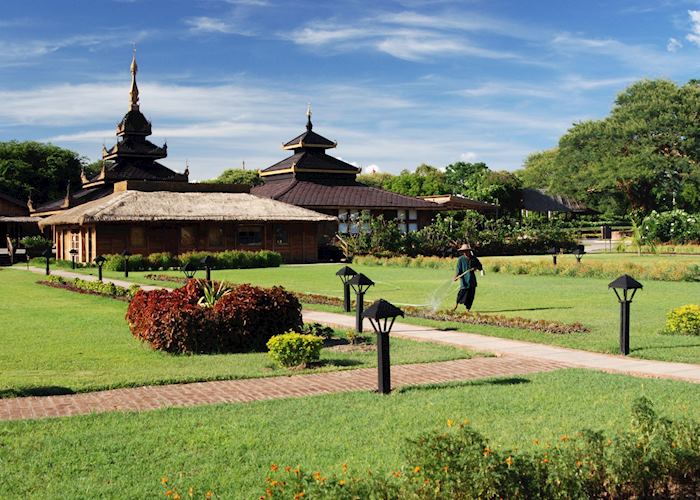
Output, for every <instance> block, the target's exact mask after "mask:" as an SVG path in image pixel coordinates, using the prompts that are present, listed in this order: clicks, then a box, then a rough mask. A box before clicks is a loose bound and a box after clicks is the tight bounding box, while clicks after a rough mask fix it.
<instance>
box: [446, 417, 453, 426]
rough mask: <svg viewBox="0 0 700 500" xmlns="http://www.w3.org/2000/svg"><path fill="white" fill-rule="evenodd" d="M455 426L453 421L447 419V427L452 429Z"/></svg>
mask: <svg viewBox="0 0 700 500" xmlns="http://www.w3.org/2000/svg"><path fill="white" fill-rule="evenodd" d="M454 424H455V421H454V420H452V419H451V418H448V419H447V427H452V426H453V425H454Z"/></svg>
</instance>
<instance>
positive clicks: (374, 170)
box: [362, 163, 382, 174]
mask: <svg viewBox="0 0 700 500" xmlns="http://www.w3.org/2000/svg"><path fill="white" fill-rule="evenodd" d="M381 171H382V169H381V168H379V166H378V165H375V164H374V163H373V164H372V165H367V166H366V167H364V168H363V169H362V173H363V174H378V173H380V172H381Z"/></svg>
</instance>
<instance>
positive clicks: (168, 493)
mask: <svg viewBox="0 0 700 500" xmlns="http://www.w3.org/2000/svg"><path fill="white" fill-rule="evenodd" d="M172 494H173V490H168V491H166V492H165V496H166V497H169V496H171V495H172Z"/></svg>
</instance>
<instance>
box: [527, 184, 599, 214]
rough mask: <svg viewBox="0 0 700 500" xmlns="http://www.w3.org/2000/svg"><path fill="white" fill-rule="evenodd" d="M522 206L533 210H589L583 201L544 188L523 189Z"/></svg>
mask: <svg viewBox="0 0 700 500" xmlns="http://www.w3.org/2000/svg"><path fill="white" fill-rule="evenodd" d="M522 197H523V199H522V208H523V209H525V210H529V211H531V212H578V213H582V212H588V211H589V210H590V209H589V208H588V207H587V206H586V205H584V204H583V203H579V202H577V201H576V200H572V199H571V198H567V197H564V196H559V195H552V194H548V193H547V192H546V191H544V190H543V189H531V188H525V189H523V190H522Z"/></svg>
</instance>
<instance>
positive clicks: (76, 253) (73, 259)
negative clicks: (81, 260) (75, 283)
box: [68, 248, 78, 269]
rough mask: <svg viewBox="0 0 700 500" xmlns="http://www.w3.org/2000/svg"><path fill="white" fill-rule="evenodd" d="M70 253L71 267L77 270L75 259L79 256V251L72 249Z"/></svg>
mask: <svg viewBox="0 0 700 500" xmlns="http://www.w3.org/2000/svg"><path fill="white" fill-rule="evenodd" d="M68 253H69V254H70V260H71V266H72V267H73V269H75V257H76V256H77V255H78V250H76V249H75V248H71V249H70V250H69V251H68Z"/></svg>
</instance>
